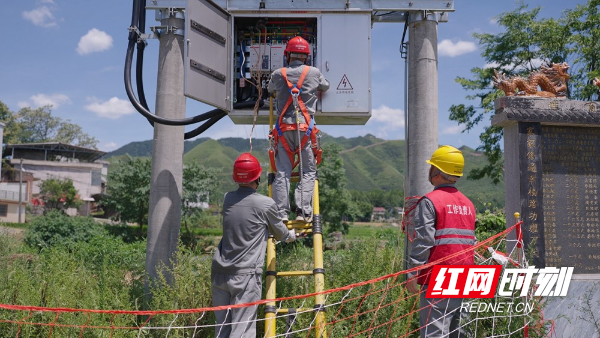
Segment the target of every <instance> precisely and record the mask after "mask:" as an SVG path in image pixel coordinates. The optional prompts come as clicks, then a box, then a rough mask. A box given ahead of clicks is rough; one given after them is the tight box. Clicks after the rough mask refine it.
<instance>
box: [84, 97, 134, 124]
mask: <svg viewBox="0 0 600 338" xmlns="http://www.w3.org/2000/svg"><path fill="white" fill-rule="evenodd" d="M88 101H90V102H91V103H90V104H88V105H87V106H85V107H84V108H85V109H87V110H89V111H91V112H94V113H96V115H98V116H100V117H106V118H109V119H113V120H115V119H118V118H120V117H121V116H124V115H129V114H133V113H134V112H135V109H134V108H133V106H132V105H131V102H129V101H126V100H121V99H119V98H117V97H113V98H111V99H110V100H108V101H104V102H101V101H100V100H99V99H97V98H95V97H89V98H88Z"/></svg>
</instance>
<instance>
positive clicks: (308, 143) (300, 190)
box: [268, 36, 329, 222]
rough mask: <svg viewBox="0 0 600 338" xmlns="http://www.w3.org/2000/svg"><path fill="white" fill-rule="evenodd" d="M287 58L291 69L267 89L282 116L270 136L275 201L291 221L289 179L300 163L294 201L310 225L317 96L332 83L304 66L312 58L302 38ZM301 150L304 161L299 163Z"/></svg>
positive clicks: (278, 75)
mask: <svg viewBox="0 0 600 338" xmlns="http://www.w3.org/2000/svg"><path fill="white" fill-rule="evenodd" d="M284 54H285V56H286V60H287V63H288V67H283V68H280V69H277V70H275V71H274V72H273V74H271V80H270V81H269V85H268V90H269V93H272V94H276V98H277V106H276V107H277V113H278V116H279V118H278V120H277V123H276V125H275V128H274V129H273V131H272V133H271V139H272V140H273V141H274V142H273V143H274V144H273V148H274V149H273V150H274V152H275V154H274V156H275V167H276V174H275V180H274V182H273V199H274V200H275V202H276V203H277V205H278V206H279V209H280V213H281V218H283V219H284V220H287V219H289V218H288V214H289V212H290V201H289V189H290V176H291V173H292V170H293V169H294V166H295V164H296V163H299V164H300V166H301V169H302V173H301V180H300V182H299V183H298V185H297V187H296V191H295V194H294V197H295V201H296V205H297V206H298V208H299V210H298V211H297V213H298V214H299V215H298V216H299V218H300V219H304V220H305V221H307V222H310V221H311V219H312V195H313V189H314V184H315V177H316V163H315V162H316V156H317V155H318V149H317V132H318V129H317V127H316V125H315V121H314V118H313V116H314V114H315V108H316V104H317V92H318V91H321V92H324V91H326V90H327V89H329V81H327V80H326V79H325V77H324V76H323V74H322V73H321V71H320V70H319V69H317V68H315V67H311V66H308V65H305V63H306V60H307V59H308V56H309V55H310V46H309V44H308V42H307V41H306V40H304V39H303V38H302V37H299V36H296V37H293V38H292V39H290V41H288V43H287V46H286V48H285V51H284ZM296 110H297V112H298V113H296ZM297 119H298V120H297ZM299 149H301V151H300V153H301V154H300V155H301V158H298V159H297V160H296V159H295V158H296V156H298V153H299Z"/></svg>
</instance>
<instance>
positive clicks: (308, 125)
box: [269, 66, 323, 170]
mask: <svg viewBox="0 0 600 338" xmlns="http://www.w3.org/2000/svg"><path fill="white" fill-rule="evenodd" d="M303 67H304V69H303V70H302V74H301V75H300V78H299V79H298V83H296V84H293V83H291V82H290V80H288V78H287V68H282V69H281V75H282V76H283V79H284V80H285V81H286V82H287V85H288V88H289V91H290V97H289V98H288V100H287V102H286V103H285V106H284V107H283V109H282V110H281V113H280V114H279V119H277V123H276V124H275V128H273V130H272V131H271V134H270V135H269V138H270V139H271V147H272V149H271V150H270V151H269V157H270V160H271V167H272V168H273V169H274V170H277V169H276V167H275V153H276V151H277V144H278V143H279V142H280V141H281V144H282V146H283V149H285V151H286V153H287V155H288V157H289V158H290V163H292V168H295V167H296V166H297V165H298V163H299V162H300V159H301V151H302V149H304V147H305V146H306V142H308V140H309V138H310V141H311V148H312V152H313V154H314V156H315V159H316V162H317V164H320V163H321V157H322V154H323V150H322V149H320V147H319V142H318V137H317V134H318V132H319V129H318V128H317V126H316V125H315V120H314V119H313V118H312V117H311V116H310V114H309V113H308V109H306V105H305V104H304V101H303V100H302V97H300V94H301V93H302V83H303V82H304V79H305V78H306V75H307V74H308V72H309V71H310V67H307V66H303ZM292 103H293V104H294V108H295V109H296V122H297V123H293V124H292V123H283V115H284V114H285V112H286V111H287V109H288V108H289V107H290V105H291V104H292ZM298 109H299V110H300V112H302V116H303V117H304V123H299V122H298V120H299V117H298V116H297V115H298ZM290 130H298V131H302V132H304V136H303V137H302V141H301V142H300V146H299V147H298V149H297V150H296V151H292V149H290V145H289V144H288V142H287V140H286V139H285V137H282V136H283V133H284V132H286V131H290ZM296 155H298V159H297V160H296V159H295V156H296Z"/></svg>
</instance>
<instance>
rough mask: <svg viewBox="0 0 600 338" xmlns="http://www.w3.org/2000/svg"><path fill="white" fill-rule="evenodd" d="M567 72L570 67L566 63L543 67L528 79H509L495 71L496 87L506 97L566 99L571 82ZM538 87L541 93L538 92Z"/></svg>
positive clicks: (515, 77) (516, 77)
mask: <svg viewBox="0 0 600 338" xmlns="http://www.w3.org/2000/svg"><path fill="white" fill-rule="evenodd" d="M567 70H569V65H568V64H567V63H566V62H563V63H553V64H552V65H542V67H541V68H540V70H537V71H533V72H531V74H529V78H527V79H526V78H523V77H521V76H513V77H507V76H506V75H504V74H503V73H498V72H497V71H495V70H494V73H495V74H496V75H495V76H494V77H493V80H494V86H496V87H498V88H500V89H502V90H503V91H504V93H505V94H506V96H514V95H519V96H541V97H566V96H567V82H568V81H569V74H567ZM538 86H539V87H540V88H541V89H542V90H541V91H538Z"/></svg>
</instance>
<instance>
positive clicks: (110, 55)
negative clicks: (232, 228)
mask: <svg viewBox="0 0 600 338" xmlns="http://www.w3.org/2000/svg"><path fill="white" fill-rule="evenodd" d="M416 1H419V0H416ZM525 2H526V3H527V4H528V5H529V6H530V8H532V7H535V6H541V7H542V12H541V15H540V17H555V18H558V17H559V16H560V14H561V13H562V11H563V10H565V9H567V8H573V7H574V6H575V4H577V3H583V2H584V1H583V0H577V1H569V2H567V1H559V0H526V1H525ZM131 7H132V1H125V0H104V1H99V2H98V1H94V2H91V1H76V0H19V1H8V2H5V3H4V5H3V6H2V9H3V11H2V14H3V15H2V16H3V22H4V23H5V24H4V27H5V29H4V32H3V34H0V46H2V47H1V48H0V101H2V102H4V103H5V104H6V105H7V106H8V107H9V109H11V110H12V111H13V112H17V111H18V110H19V109H21V108H23V107H31V108H37V107H41V106H44V105H47V104H51V105H52V106H53V108H52V114H53V116H56V117H60V118H61V119H64V120H70V121H71V122H72V123H76V124H78V125H80V126H81V127H82V128H83V131H84V132H86V133H88V134H89V135H91V136H94V137H95V138H96V139H97V140H98V141H99V142H98V149H100V150H102V151H112V150H115V149H117V148H119V147H121V146H124V145H126V144H128V143H130V142H134V141H145V140H150V139H152V137H153V131H152V127H151V126H150V124H149V123H148V122H147V121H146V120H145V119H144V118H143V117H142V116H141V115H140V114H139V113H138V112H137V111H136V110H135V109H134V108H133V106H132V105H131V104H130V102H129V100H128V99H127V95H126V93H125V87H124V81H123V67H124V64H125V52H126V48H127V42H128V41H127V36H128V30H127V28H128V27H129V25H130V23H131ZM516 7H517V2H516V1H513V0H503V1H482V0H456V1H455V12H452V13H450V14H449V20H448V22H443V23H439V25H438V71H439V106H438V115H439V130H438V132H439V142H440V144H451V145H454V146H457V147H460V146H463V145H467V146H469V147H471V148H476V147H477V146H479V145H480V141H479V134H480V132H481V131H482V130H483V127H484V126H485V125H488V124H489V123H490V122H489V120H485V121H483V122H482V123H481V124H480V126H478V127H476V128H475V129H474V130H471V131H470V132H469V133H462V130H463V127H461V126H459V125H458V124H457V123H456V122H453V121H450V120H449V118H448V115H449V111H448V110H449V108H450V106H451V105H453V104H460V103H465V104H473V103H475V104H476V102H470V101H468V100H466V99H465V96H466V95H467V94H468V92H466V91H464V90H463V89H462V87H461V86H460V85H458V84H457V83H456V82H455V79H456V77H457V76H462V77H471V75H470V69H471V68H473V67H482V66H485V65H486V62H485V60H484V59H483V58H482V57H481V50H480V48H479V46H478V45H477V41H476V40H475V39H474V38H473V36H472V35H473V33H499V32H501V31H502V30H501V27H499V26H498V25H497V23H496V21H495V19H494V17H495V16H497V15H499V14H500V13H502V12H505V11H510V10H512V9H514V8H516ZM158 25H159V22H157V21H155V20H154V12H153V11H149V12H148V13H147V26H148V27H150V26H158ZM403 28H404V24H403V23H375V24H374V25H373V29H372V32H371V34H372V40H371V41H372V46H371V53H372V88H373V91H372V92H373V94H372V117H371V119H370V120H369V121H368V122H367V123H366V125H360V126H329V125H328V126H321V130H323V131H324V132H325V133H327V134H330V135H333V136H336V137H338V136H344V137H355V136H364V135H366V134H372V135H375V136H377V137H380V138H383V139H388V140H393V139H404V134H405V132H404V128H405V127H404V97H403V95H402V93H403V92H404V59H402V58H401V57H400V53H399V46H400V42H401V39H402V31H403ZM147 31H150V30H149V29H147ZM158 48H159V42H158V40H156V39H152V40H148V46H147V48H146V53H145V55H144V74H143V76H144V88H145V94H146V98H147V101H148V104H149V106H150V108H151V110H152V111H153V110H154V103H155V93H156V78H157V65H158ZM134 62H135V60H134ZM134 76H135V75H134ZM133 81H135V79H134V80H133ZM186 105H187V108H186V116H188V117H190V116H194V115H197V114H200V113H203V112H206V111H208V110H211V109H213V107H211V106H208V105H206V104H203V103H200V102H198V101H195V100H193V99H189V98H188V99H187V102H186ZM191 129H193V128H192V127H188V128H187V129H186V131H189V130H191ZM250 129H251V126H248V125H245V126H244V125H234V124H233V123H232V122H231V120H229V118H227V117H226V118H224V119H222V120H221V121H219V122H218V123H217V124H215V125H214V126H213V127H211V128H210V129H209V130H208V131H206V132H205V133H204V134H202V135H201V136H203V137H204V136H207V137H211V138H213V139H218V138H222V137H244V138H247V137H248V136H249V134H250ZM267 134H268V126H257V129H256V131H255V132H254V137H258V138H266V136H267Z"/></svg>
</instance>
